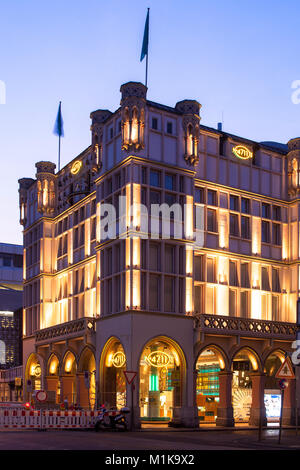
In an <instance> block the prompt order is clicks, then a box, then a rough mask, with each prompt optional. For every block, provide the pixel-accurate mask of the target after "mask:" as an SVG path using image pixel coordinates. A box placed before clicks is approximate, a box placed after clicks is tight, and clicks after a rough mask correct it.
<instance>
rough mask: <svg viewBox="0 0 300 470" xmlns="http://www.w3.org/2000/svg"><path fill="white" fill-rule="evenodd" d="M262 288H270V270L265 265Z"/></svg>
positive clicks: (262, 271)
mask: <svg viewBox="0 0 300 470" xmlns="http://www.w3.org/2000/svg"><path fill="white" fill-rule="evenodd" d="M261 288H262V290H270V281H269V270H268V268H267V267H265V266H262V268H261Z"/></svg>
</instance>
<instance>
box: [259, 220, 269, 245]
mask: <svg viewBox="0 0 300 470" xmlns="http://www.w3.org/2000/svg"><path fill="white" fill-rule="evenodd" d="M261 241H262V242H263V243H270V223H269V222H266V221H265V220H263V221H262V223H261Z"/></svg>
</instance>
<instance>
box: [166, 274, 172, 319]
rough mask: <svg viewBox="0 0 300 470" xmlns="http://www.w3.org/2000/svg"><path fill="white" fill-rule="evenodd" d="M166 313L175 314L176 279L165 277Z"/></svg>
mask: <svg viewBox="0 0 300 470" xmlns="http://www.w3.org/2000/svg"><path fill="white" fill-rule="evenodd" d="M164 297H165V312H174V278H173V277H170V276H165V296H164Z"/></svg>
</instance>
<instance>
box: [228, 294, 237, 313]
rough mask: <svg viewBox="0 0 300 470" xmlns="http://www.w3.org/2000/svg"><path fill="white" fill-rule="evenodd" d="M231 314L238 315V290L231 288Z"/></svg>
mask: <svg viewBox="0 0 300 470" xmlns="http://www.w3.org/2000/svg"><path fill="white" fill-rule="evenodd" d="M229 315H230V316H232V317H235V316H236V290H234V289H229Z"/></svg>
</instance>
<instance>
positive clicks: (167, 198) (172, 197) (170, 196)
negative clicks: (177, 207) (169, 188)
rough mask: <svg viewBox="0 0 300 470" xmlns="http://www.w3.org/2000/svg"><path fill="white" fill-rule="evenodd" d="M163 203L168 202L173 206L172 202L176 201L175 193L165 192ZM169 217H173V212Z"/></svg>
mask: <svg viewBox="0 0 300 470" xmlns="http://www.w3.org/2000/svg"><path fill="white" fill-rule="evenodd" d="M165 203H166V204H168V206H169V207H171V206H173V204H175V203H176V196H175V194H170V193H166V194H165ZM171 217H174V214H173V216H172V214H171Z"/></svg>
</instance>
